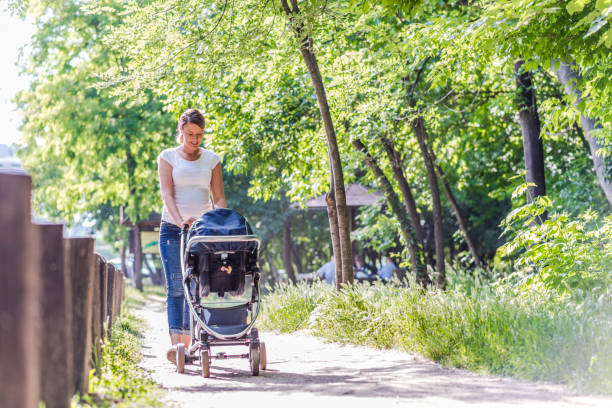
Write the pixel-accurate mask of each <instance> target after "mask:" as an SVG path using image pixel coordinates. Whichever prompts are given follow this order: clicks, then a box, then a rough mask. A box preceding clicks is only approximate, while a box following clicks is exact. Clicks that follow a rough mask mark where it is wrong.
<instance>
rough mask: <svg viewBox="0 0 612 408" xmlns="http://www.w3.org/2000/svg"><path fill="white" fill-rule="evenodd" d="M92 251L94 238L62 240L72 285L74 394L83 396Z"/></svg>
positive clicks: (88, 357)
mask: <svg viewBox="0 0 612 408" xmlns="http://www.w3.org/2000/svg"><path fill="white" fill-rule="evenodd" d="M93 248H94V240H93V238H68V239H65V240H64V250H65V258H64V261H65V263H66V266H67V268H68V270H69V271H70V280H71V284H72V294H71V295H72V338H73V343H72V344H73V376H72V379H73V391H74V392H75V393H77V392H78V393H79V394H86V393H87V391H88V389H89V370H90V366H91V365H90V360H91V316H92V310H91V309H92V307H91V306H92V297H93V285H92V283H93V282H92V281H93V276H94V262H93V261H94V259H93Z"/></svg>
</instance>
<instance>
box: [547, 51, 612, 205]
mask: <svg viewBox="0 0 612 408" xmlns="http://www.w3.org/2000/svg"><path fill="white" fill-rule="evenodd" d="M555 63H559V64H560V65H559V68H558V69H557V70H555V73H556V74H557V78H558V79H559V81H560V82H561V83H562V84H563V87H564V88H565V93H566V94H568V95H570V96H572V97H573V99H574V101H573V105H574V107H577V105H578V104H579V103H580V101H581V100H582V91H581V90H580V89H578V87H577V84H576V83H577V82H578V81H580V79H581V76H580V73H579V72H578V69H577V67H576V64H575V63H572V64H566V63H563V62H561V61H556V62H553V65H554V64H555ZM553 69H554V67H553ZM580 125H581V127H582V131H583V132H584V137H585V138H586V140H587V142H588V144H589V150H590V153H591V160H593V166H594V167H595V175H596V177H597V182H598V183H599V186H600V187H601V189H602V190H603V192H604V194H605V196H606V199H607V200H608V203H609V204H610V205H611V206H612V181H611V179H610V176H609V175H608V174H607V172H606V160H605V159H606V158H604V157H602V156H600V155H598V154H597V151H598V150H599V149H601V148H602V147H604V146H603V145H602V144H601V143H600V142H599V141H598V140H597V139H595V137H594V136H593V131H594V130H596V129H601V125H600V124H599V123H597V118H593V119H591V118H589V117H586V116H585V115H583V114H581V115H580ZM608 160H609V159H608Z"/></svg>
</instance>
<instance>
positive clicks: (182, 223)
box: [180, 217, 197, 228]
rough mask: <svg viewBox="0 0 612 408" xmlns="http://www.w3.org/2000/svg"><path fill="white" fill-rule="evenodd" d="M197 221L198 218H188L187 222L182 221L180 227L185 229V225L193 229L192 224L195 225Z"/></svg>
mask: <svg viewBox="0 0 612 408" xmlns="http://www.w3.org/2000/svg"><path fill="white" fill-rule="evenodd" d="M196 219H197V218H196V217H191V218H187V219H186V220H182V221H181V225H180V227H181V228H183V226H185V225H186V226H187V227H191V224H193V223H194V222H195V220H196Z"/></svg>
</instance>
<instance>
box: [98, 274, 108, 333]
mask: <svg viewBox="0 0 612 408" xmlns="http://www.w3.org/2000/svg"><path fill="white" fill-rule="evenodd" d="M98 277H99V278H100V333H101V335H102V338H103V339H104V338H106V331H105V329H104V323H105V322H106V300H107V296H108V295H107V292H108V290H107V281H108V263H106V262H104V264H103V265H102V267H101V268H100V275H99V276H98Z"/></svg>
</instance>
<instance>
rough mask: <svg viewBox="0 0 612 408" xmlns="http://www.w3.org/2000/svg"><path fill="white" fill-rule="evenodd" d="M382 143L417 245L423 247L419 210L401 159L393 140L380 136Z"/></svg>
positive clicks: (423, 235)
mask: <svg viewBox="0 0 612 408" xmlns="http://www.w3.org/2000/svg"><path fill="white" fill-rule="evenodd" d="M381 140H382V144H383V147H384V149H385V152H386V153H387V156H388V157H389V161H390V162H391V169H392V170H393V176H394V177H395V180H396V181H397V184H398V185H399V188H400V191H401V193H402V198H403V199H404V200H403V201H404V207H406V210H408V214H410V221H411V222H412V228H414V230H415V231H416V236H417V240H418V244H419V246H420V247H421V248H422V249H424V248H425V244H424V241H425V232H424V231H423V226H422V225H421V217H420V215H419V211H418V210H417V206H416V202H415V200H414V196H413V195H412V191H411V190H410V185H409V184H408V180H406V176H405V175H404V171H403V170H402V166H401V160H400V157H399V153H398V152H397V150H396V149H395V146H394V145H393V142H392V141H391V140H390V139H389V138H387V137H382V138H381Z"/></svg>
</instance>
